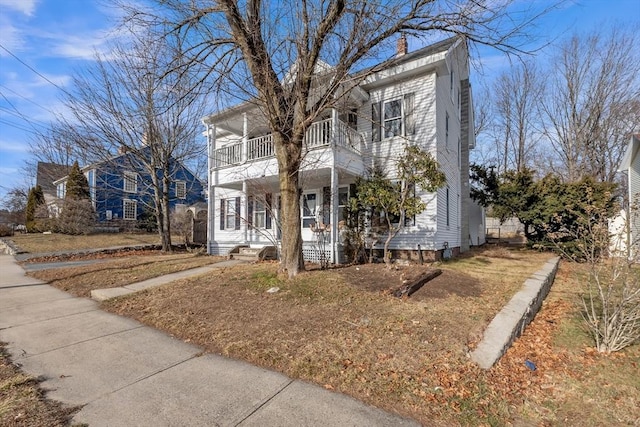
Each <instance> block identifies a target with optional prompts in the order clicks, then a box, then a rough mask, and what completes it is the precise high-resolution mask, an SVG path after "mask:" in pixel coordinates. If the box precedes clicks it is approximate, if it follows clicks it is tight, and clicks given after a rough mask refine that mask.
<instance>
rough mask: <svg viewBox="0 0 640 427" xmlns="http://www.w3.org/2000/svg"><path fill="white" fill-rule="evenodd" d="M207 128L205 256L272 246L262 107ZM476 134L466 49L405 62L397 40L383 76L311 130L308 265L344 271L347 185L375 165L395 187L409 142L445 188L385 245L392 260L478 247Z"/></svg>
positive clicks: (450, 42) (432, 49)
mask: <svg viewBox="0 0 640 427" xmlns="http://www.w3.org/2000/svg"><path fill="white" fill-rule="evenodd" d="M203 123H204V124H205V126H206V135H207V137H208V142H209V174H208V177H209V183H208V185H209V198H210V199H209V227H208V230H209V232H208V233H209V236H208V251H209V253H210V254H216V255H225V254H227V253H229V251H230V250H231V249H232V248H234V247H237V246H239V245H248V246H250V247H256V248H259V247H264V246H277V245H278V242H279V239H280V229H279V226H278V224H279V221H278V205H279V195H278V192H279V185H278V167H277V162H276V159H275V155H274V154H275V153H274V146H273V143H272V140H271V135H270V134H269V129H268V126H267V124H266V121H265V120H264V117H263V116H262V114H261V113H260V110H259V108H258V107H257V106H256V105H255V104H252V103H244V104H241V105H238V106H236V107H233V108H230V109H228V110H224V111H221V112H219V113H217V114H214V115H211V116H207V117H205V118H204V119H203ZM473 129H474V126H473V103H472V97H471V88H470V85H469V57H468V50H467V46H466V44H465V42H464V41H463V40H462V39H460V38H451V39H447V40H444V41H442V42H439V43H436V44H433V45H431V46H428V47H425V48H422V49H420V50H417V51H415V52H411V53H409V52H407V44H406V40H405V39H404V38H403V39H401V40H400V41H399V42H398V56H397V57H396V58H395V59H394V60H392V61H389V62H388V66H385V67H384V68H383V69H382V71H379V72H377V73H375V74H373V75H370V76H368V77H367V78H366V79H365V80H364V81H363V82H362V83H361V84H359V86H358V87H356V88H355V89H352V90H350V91H349V93H348V95H347V96H345V97H344V98H343V99H342V100H341V102H340V105H339V106H336V107H335V108H334V109H330V110H328V111H325V112H324V114H323V116H322V117H320V118H319V119H318V120H317V121H316V122H315V123H314V124H313V125H312V126H310V128H309V129H308V130H307V133H306V137H305V141H304V147H305V149H304V161H303V163H302V166H301V182H302V188H301V189H300V197H301V203H300V205H301V223H300V227H301V229H302V237H303V240H304V243H303V253H304V257H305V260H308V261H318V260H320V259H324V260H329V261H330V262H333V263H341V262H344V261H345V259H344V258H343V250H342V249H343V248H342V244H343V241H342V238H341V235H342V233H341V231H342V230H341V229H342V227H343V225H344V212H345V209H346V205H347V201H348V198H349V196H350V194H352V193H353V191H354V186H353V184H354V182H355V181H356V179H357V178H358V177H361V176H365V175H366V173H367V170H368V169H369V168H371V167H372V166H373V165H374V163H378V164H381V165H382V166H383V167H384V168H385V170H387V172H388V176H389V178H393V170H394V167H395V161H396V160H397V158H398V155H399V154H401V153H402V150H403V147H404V145H405V144H417V145H419V146H420V147H422V148H423V149H424V150H427V151H429V152H430V153H431V154H432V155H433V157H434V158H435V159H436V160H437V161H438V163H439V165H440V168H441V170H442V171H443V172H444V173H445V174H446V179H447V184H446V185H445V186H444V187H442V188H441V189H439V190H438V191H436V192H435V193H424V194H419V195H420V197H421V198H422V199H423V201H424V202H425V203H426V204H427V208H426V210H425V211H424V212H422V213H421V214H419V215H417V216H416V217H415V218H411V220H410V221H409V223H407V225H406V226H405V227H404V228H403V229H402V230H401V232H400V233H399V234H398V235H397V236H396V237H395V238H394V239H393V240H392V242H391V249H392V251H393V253H394V255H395V256H402V257H408V258H410V259H417V250H418V247H420V249H421V250H422V251H427V252H429V253H430V254H431V255H432V258H439V257H440V256H442V255H445V256H449V255H455V254H456V253H458V252H462V251H465V250H467V249H468V248H469V246H470V245H479V244H482V243H484V230H485V226H484V217H483V211H482V210H481V209H480V208H479V207H478V206H477V205H475V204H473V203H472V201H471V200H470V198H469V149H471V148H473V147H474V144H475V138H474V134H473ZM319 231H320V232H319ZM381 244H382V241H380V245H381ZM380 247H381V246H380Z"/></svg>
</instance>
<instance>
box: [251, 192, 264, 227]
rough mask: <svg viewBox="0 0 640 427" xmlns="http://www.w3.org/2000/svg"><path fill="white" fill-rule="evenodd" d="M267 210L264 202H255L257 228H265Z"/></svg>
mask: <svg viewBox="0 0 640 427" xmlns="http://www.w3.org/2000/svg"><path fill="white" fill-rule="evenodd" d="M266 217H267V208H266V206H265V203H264V201H263V200H259V199H254V200H253V226H254V227H255V228H265V219H266Z"/></svg>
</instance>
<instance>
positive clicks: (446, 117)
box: [444, 112, 449, 145]
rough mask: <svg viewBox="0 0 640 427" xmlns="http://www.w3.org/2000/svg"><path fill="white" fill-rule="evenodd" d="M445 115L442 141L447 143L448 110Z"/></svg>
mask: <svg viewBox="0 0 640 427" xmlns="http://www.w3.org/2000/svg"><path fill="white" fill-rule="evenodd" d="M445 114H446V116H445V118H444V143H445V144H446V145H449V112H446V113H445Z"/></svg>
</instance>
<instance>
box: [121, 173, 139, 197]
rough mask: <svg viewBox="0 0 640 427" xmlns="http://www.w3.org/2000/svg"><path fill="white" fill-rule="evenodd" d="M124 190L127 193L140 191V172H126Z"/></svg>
mask: <svg viewBox="0 0 640 427" xmlns="http://www.w3.org/2000/svg"><path fill="white" fill-rule="evenodd" d="M124 191H125V193H136V192H138V174H137V173H135V172H125V173H124Z"/></svg>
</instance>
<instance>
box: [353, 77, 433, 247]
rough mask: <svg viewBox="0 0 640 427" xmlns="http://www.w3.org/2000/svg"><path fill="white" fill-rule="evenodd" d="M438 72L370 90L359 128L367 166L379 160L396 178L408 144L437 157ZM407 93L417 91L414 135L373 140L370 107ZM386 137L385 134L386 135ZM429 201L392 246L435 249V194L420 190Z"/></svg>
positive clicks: (360, 112)
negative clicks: (416, 145)
mask: <svg viewBox="0 0 640 427" xmlns="http://www.w3.org/2000/svg"><path fill="white" fill-rule="evenodd" d="M435 86H436V74H435V70H434V71H432V72H429V73H428V74H426V75H423V76H420V77H416V78H413V79H411V80H408V81H403V82H396V83H394V84H392V85H390V86H385V87H382V88H377V89H375V90H371V91H370V93H369V96H370V97H369V102H367V103H365V104H364V105H363V106H362V107H361V109H360V111H359V118H358V130H359V132H361V133H363V134H364V136H365V144H364V146H365V148H364V152H363V155H364V157H365V159H366V164H367V165H368V166H373V164H374V162H376V161H377V162H379V163H380V164H381V165H382V166H383V167H384V169H385V171H387V176H388V177H389V178H393V177H394V175H395V174H396V170H395V163H396V160H397V159H398V157H399V156H400V155H401V154H402V153H403V148H404V145H405V144H406V143H412V144H414V143H415V144H418V145H419V146H420V147H422V149H424V150H426V151H429V152H430V153H431V154H432V155H433V156H434V158H437V150H436V95H435ZM408 93H414V94H415V98H414V118H415V126H416V132H415V134H414V135H409V136H407V137H404V136H395V137H392V138H382V140H381V141H380V142H372V140H371V139H372V137H371V134H372V120H371V108H372V107H371V106H372V104H374V103H378V102H380V101H389V100H393V99H398V98H401V97H402V96H403V95H405V94H408ZM383 136H384V135H383ZM418 194H419V195H420V197H421V198H422V200H423V201H424V202H425V203H426V205H427V208H426V210H425V211H424V212H423V213H422V214H420V215H417V216H416V221H415V224H416V225H414V226H408V227H405V228H404V229H403V230H402V231H401V232H400V233H398V235H397V236H396V237H395V238H394V239H393V240H392V241H391V245H390V246H391V248H392V249H417V246H418V245H421V248H422V249H427V250H430V249H436V248H435V247H434V245H433V244H432V242H433V239H434V237H435V235H436V210H437V204H436V197H435V194H433V193H422V194H420V193H418Z"/></svg>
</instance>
